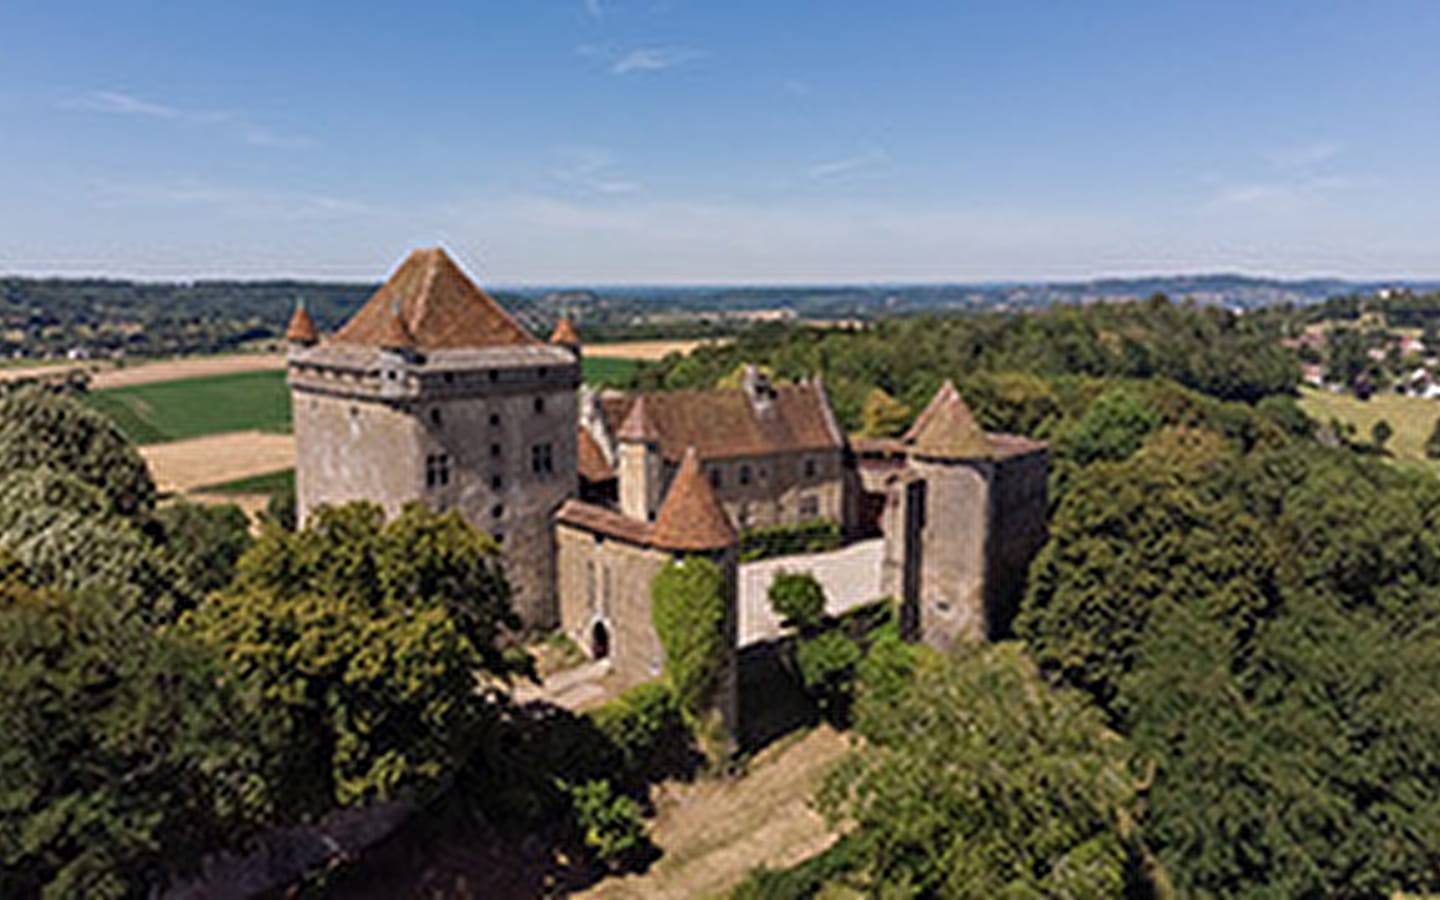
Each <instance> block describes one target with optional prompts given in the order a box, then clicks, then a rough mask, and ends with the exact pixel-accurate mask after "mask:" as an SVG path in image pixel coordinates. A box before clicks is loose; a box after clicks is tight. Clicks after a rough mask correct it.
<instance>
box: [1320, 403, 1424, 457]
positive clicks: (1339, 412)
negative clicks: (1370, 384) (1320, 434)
mask: <svg viewBox="0 0 1440 900" xmlns="http://www.w3.org/2000/svg"><path fill="white" fill-rule="evenodd" d="M1300 408H1301V409H1303V410H1305V414H1306V415H1308V416H1309V417H1310V418H1312V419H1314V420H1315V421H1317V422H1319V423H1321V424H1322V425H1323V424H1324V423H1326V422H1329V421H1330V420H1331V419H1339V420H1340V421H1341V422H1348V423H1350V424H1352V425H1354V426H1355V439H1356V440H1358V441H1367V442H1368V441H1369V440H1370V429H1371V427H1373V426H1374V424H1375V423H1376V422H1378V421H1380V420H1381V419H1384V420H1385V421H1386V422H1388V423H1390V427H1391V428H1392V429H1394V432H1395V433H1394V436H1393V437H1391V438H1390V440H1389V442H1388V443H1387V444H1386V445H1385V449H1386V450H1389V451H1390V452H1391V454H1393V455H1394V457H1395V459H1397V460H1424V459H1425V441H1426V439H1427V438H1429V437H1430V432H1431V430H1432V429H1433V428H1434V427H1435V420H1436V419H1440V400H1426V399H1424V398H1423V397H1407V396H1405V395H1403V394H1390V393H1381V394H1376V395H1375V396H1373V397H1371V398H1370V399H1369V400H1360V399H1357V398H1355V397H1352V396H1350V395H1349V394H1332V393H1330V392H1329V391H1319V390H1315V389H1314V388H1304V389H1302V390H1301V392H1300Z"/></svg>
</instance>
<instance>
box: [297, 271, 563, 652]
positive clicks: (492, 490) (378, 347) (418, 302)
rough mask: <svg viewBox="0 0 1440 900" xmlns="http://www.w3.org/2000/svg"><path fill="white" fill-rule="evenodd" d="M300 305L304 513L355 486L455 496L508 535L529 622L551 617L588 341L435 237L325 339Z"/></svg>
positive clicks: (435, 502) (513, 573) (392, 501)
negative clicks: (527, 324)
mask: <svg viewBox="0 0 1440 900" xmlns="http://www.w3.org/2000/svg"><path fill="white" fill-rule="evenodd" d="M302 313H303V309H301V310H297V312H296V317H295V321H293V322H292V329H291V330H292V331H293V332H294V335H295V336H299V337H300V338H304V340H296V339H295V337H294V336H292V338H291V347H292V351H291V354H290V359H289V381H290V389H291V407H292V412H293V417H294V430H295V443H296V466H295V482H296V483H295V488H296V502H297V512H298V514H299V516H300V519H301V521H302V522H303V521H304V520H305V519H306V518H307V517H308V516H309V515H310V513H311V512H312V511H313V510H315V509H316V508H317V507H319V506H322V505H327V504H330V505H334V504H341V503H345V502H348V501H351V500H371V501H374V502H377V503H379V504H380V505H381V506H383V507H384V509H385V511H386V512H387V514H391V515H393V514H395V513H396V512H398V511H399V509H400V508H401V506H403V505H404V504H405V503H406V502H408V501H412V500H419V501H423V502H425V503H427V504H429V505H430V506H432V507H434V508H436V509H455V510H458V511H459V512H460V513H461V514H463V515H464V516H465V518H466V519H468V520H469V521H470V522H472V523H473V524H474V525H476V526H477V527H479V528H481V529H482V530H484V531H487V532H489V533H490V534H492V535H494V536H495V538H496V539H497V540H499V541H501V543H502V546H503V548H504V551H505V558H506V562H507V566H508V575H509V577H510V581H511V584H512V587H513V588H514V592H515V602H516V608H517V610H518V611H519V612H520V613H521V615H522V617H524V619H525V620H526V622H527V624H529V625H531V626H535V627H548V626H551V625H553V624H555V622H556V621H557V619H558V600H557V598H556V596H555V587H554V582H555V579H554V557H555V551H554V534H553V528H552V518H553V515H554V512H555V510H556V509H557V508H558V507H559V506H560V504H562V503H563V502H564V501H565V500H566V499H567V498H568V497H570V496H571V495H572V494H573V493H574V491H575V486H576V480H577V479H576V470H575V466H576V437H577V430H576V402H575V397H576V388H577V386H578V385H579V383H580V365H579V360H578V358H577V354H575V353H574V352H572V351H571V350H569V349H567V348H565V347H562V346H558V345H554V344H547V343H541V342H540V341H538V340H536V339H535V338H534V337H532V336H531V335H530V334H529V333H528V332H527V331H526V330H525V329H524V328H523V327H521V326H520V324H519V323H518V322H516V321H515V320H514V319H513V318H511V316H510V315H509V314H508V313H507V312H506V311H505V310H504V309H503V308H501V306H500V305H499V304H498V303H496V302H495V300H494V299H493V298H491V297H490V296H489V295H488V294H486V293H485V292H484V291H483V290H481V289H480V288H479V287H478V286H477V285H476V284H475V283H474V282H473V281H471V280H470V278H469V277H468V276H466V274H465V273H464V272H463V271H462V270H461V269H460V267H459V266H458V265H456V263H455V261H454V260H453V259H451V258H450V256H449V255H448V254H447V253H446V252H445V251H444V250H442V249H440V248H438V247H436V248H428V249H421V250H416V251H414V252H412V253H411V254H410V255H409V256H408V257H407V258H406V259H405V260H404V262H403V263H401V265H400V266H399V268H397V269H396V270H395V272H394V273H393V274H392V275H391V276H390V278H389V279H388V280H387V281H386V282H385V284H384V285H382V286H381V287H380V288H379V290H377V291H375V293H374V294H372V295H371V296H370V298H369V299H368V300H367V301H366V302H365V303H364V304H363V305H362V306H361V307H360V309H359V310H357V311H356V312H355V314H354V315H353V316H352V317H351V318H350V320H349V321H348V322H346V323H345V324H344V325H343V326H341V327H340V329H339V330H338V331H336V332H335V333H334V334H333V335H332V336H330V337H329V338H328V339H327V340H325V341H323V342H321V341H318V336H317V335H314V326H313V322H312V323H309V326H308V331H307V329H306V327H305V323H306V322H308V320H309V317H308V315H306V316H304V317H303V320H302ZM312 338H315V339H313V340H312Z"/></svg>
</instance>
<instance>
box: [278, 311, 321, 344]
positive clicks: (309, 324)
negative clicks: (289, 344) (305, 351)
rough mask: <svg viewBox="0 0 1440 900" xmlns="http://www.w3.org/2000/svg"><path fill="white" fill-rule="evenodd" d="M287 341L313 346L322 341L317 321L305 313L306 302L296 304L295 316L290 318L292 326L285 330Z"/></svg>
mask: <svg viewBox="0 0 1440 900" xmlns="http://www.w3.org/2000/svg"><path fill="white" fill-rule="evenodd" d="M285 340H287V341H293V342H295V343H297V344H313V343H315V342H316V341H318V340H320V332H319V331H317V330H316V328H315V320H314V319H312V318H310V314H309V313H308V312H306V311H305V304H304V302H300V303H297V304H295V314H294V315H292V316H291V317H290V325H289V326H288V327H287V328H286V329H285Z"/></svg>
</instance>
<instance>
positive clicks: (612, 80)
mask: <svg viewBox="0 0 1440 900" xmlns="http://www.w3.org/2000/svg"><path fill="white" fill-rule="evenodd" d="M1437 45H1440V3H1435V2H1433V0H1430V2H1388V0H1366V2H1358V0H1357V2H1319V0H1316V2H1287V0H1273V2H1272V0H1250V2H1228V0H1211V2H1196V3H1169V2H1155V0H1150V2H1133V3H1132V2H1090V0H1086V2H1075V0H1068V2H1039V0H1029V2H1027V0H1008V2H961V0H944V2H941V0H936V2H930V0H888V2H882V0H846V2H841V0H830V2H787V0H730V2H718V0H491V2H484V0H471V2H463V3H461V2H430V3H425V4H400V3H376V2H364V0H349V2H330V0H303V2H302V0H292V2H284V3H282V2H268V0H257V2H246V3H218V2H204V0H190V2H163V0H152V2H122V0H110V2H67V0H41V2H36V0H0V272H22V273H61V274H79V273H105V274H112V275H122V276H138V277H151V278H167V279H168V278H189V277H205V276H242V277H271V276H279V275H287V276H289V275H296V276H305V277H335V278H346V279H354V278H359V279H373V278H379V277H382V276H383V275H384V274H385V273H386V272H387V271H388V270H389V269H390V268H391V267H392V266H393V265H394V264H395V262H396V261H397V260H398V259H399V257H401V256H402V255H403V254H404V252H405V251H406V250H407V249H408V248H410V247H412V246H417V245H424V244H433V243H443V244H445V245H446V246H448V247H449V248H450V249H451V250H452V252H454V253H455V254H456V255H457V256H458V257H459V258H460V259H461V260H462V261H463V262H464V263H465V264H466V265H467V267H469V268H470V269H471V270H472V272H474V273H475V274H476V275H477V276H479V277H480V278H481V279H482V280H484V281H486V282H489V283H499V284H520V283H531V284H537V283H538V284H616V283H699V282H855V281H867V282H874V281H940V280H959V281H977V280H1000V279H1003V280H1010V279H1051V278H1054V279H1073V278H1087V277H1092V276H1100V275H1118V274H1140V273H1156V272H1196V271H1222V270H1223V271H1243V272H1249V273H1254V274H1273V275H1283V276H1302V275H1322V274H1324V275H1344V276H1352V277H1402V276H1404V277H1437V276H1440V153H1437V152H1436V149H1435V148H1436V147H1437V146H1440V116H1437V113H1440V54H1437V53H1435V51H1434V48H1435V47H1436V46H1437Z"/></svg>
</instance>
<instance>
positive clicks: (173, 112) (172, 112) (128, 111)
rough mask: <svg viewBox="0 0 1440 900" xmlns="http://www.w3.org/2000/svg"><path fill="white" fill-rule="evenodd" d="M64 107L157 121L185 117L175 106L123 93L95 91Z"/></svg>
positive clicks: (69, 101)
mask: <svg viewBox="0 0 1440 900" xmlns="http://www.w3.org/2000/svg"><path fill="white" fill-rule="evenodd" d="M62 105H63V106H64V107H65V108H66V109H83V110H88V111H90V112H101V113H115V114H117V115H125V116H149V117H151V118H155V119H179V118H183V116H184V114H183V113H182V112H181V111H180V110H178V109H176V108H175V107H173V106H165V105H164V104H160V103H152V102H150V101H149V100H142V99H141V98H139V97H136V96H134V95H133V94H126V93H123V92H121V91H94V92H92V93H89V94H86V95H85V96H83V97H76V98H74V99H73V100H67V101H65V103H63V104H62Z"/></svg>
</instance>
